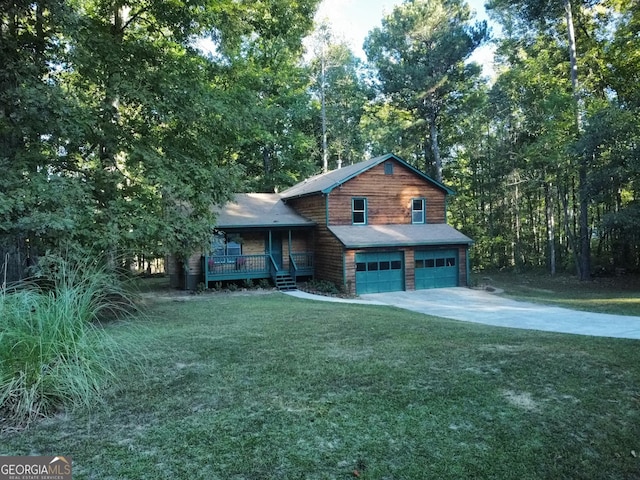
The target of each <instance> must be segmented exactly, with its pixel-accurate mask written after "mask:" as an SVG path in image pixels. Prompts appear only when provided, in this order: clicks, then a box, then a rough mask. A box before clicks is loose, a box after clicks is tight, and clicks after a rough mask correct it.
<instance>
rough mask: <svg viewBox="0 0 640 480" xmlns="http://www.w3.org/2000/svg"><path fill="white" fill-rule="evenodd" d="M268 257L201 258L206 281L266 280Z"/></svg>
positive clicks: (218, 256)
mask: <svg viewBox="0 0 640 480" xmlns="http://www.w3.org/2000/svg"><path fill="white" fill-rule="evenodd" d="M269 257H270V255H214V256H210V257H209V256H205V257H203V263H204V265H203V269H202V270H203V271H204V272H205V280H206V281H215V280H238V279H245V278H267V277H268V276H269V263H268V258H269Z"/></svg>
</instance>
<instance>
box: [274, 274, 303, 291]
mask: <svg viewBox="0 0 640 480" xmlns="http://www.w3.org/2000/svg"><path fill="white" fill-rule="evenodd" d="M276 288H277V289H278V290H280V291H283V290H296V289H297V288H298V287H297V285H296V281H295V280H294V279H293V277H292V276H291V275H289V274H288V273H278V274H277V275H276Z"/></svg>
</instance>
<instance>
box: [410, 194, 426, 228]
mask: <svg viewBox="0 0 640 480" xmlns="http://www.w3.org/2000/svg"><path fill="white" fill-rule="evenodd" d="M424 204H425V201H424V198H414V199H412V200H411V223H425V211H424Z"/></svg>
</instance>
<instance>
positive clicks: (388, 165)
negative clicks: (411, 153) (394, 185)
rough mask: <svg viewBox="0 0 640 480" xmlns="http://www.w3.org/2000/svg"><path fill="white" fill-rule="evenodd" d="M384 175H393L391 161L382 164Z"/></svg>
mask: <svg viewBox="0 0 640 480" xmlns="http://www.w3.org/2000/svg"><path fill="white" fill-rule="evenodd" d="M384 174H385V175H393V162H392V161H391V160H389V161H387V162H384Z"/></svg>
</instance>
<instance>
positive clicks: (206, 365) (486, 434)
mask: <svg viewBox="0 0 640 480" xmlns="http://www.w3.org/2000/svg"><path fill="white" fill-rule="evenodd" d="M193 298H194V299H193V300H190V301H184V302H176V301H163V302H161V301H155V302H154V303H151V304H150V305H149V306H148V309H147V315H146V318H144V319H140V320H139V321H138V325H137V326H136V327H135V328H132V327H131V326H129V325H126V324H111V325H109V326H108V327H107V328H108V330H109V331H110V332H111V333H112V334H114V335H115V336H116V337H117V338H118V339H121V340H123V341H124V340H130V338H131V336H132V335H135V336H136V338H137V339H138V341H139V343H140V349H141V352H144V360H143V364H144V368H143V371H136V370H133V371H132V370H130V369H127V368H126V367H127V366H126V365H123V372H122V375H121V377H120V379H119V382H118V383H117V384H116V385H114V386H113V388H112V390H111V391H110V394H109V395H108V397H107V398H106V400H105V402H104V403H103V404H101V405H99V406H97V407H96V408H95V409H94V410H93V411H91V412H88V411H76V412H70V413H66V414H60V415H59V416H57V417H55V418H53V419H50V420H47V421H45V422H43V423H41V424H38V425H36V426H34V427H32V428H31V429H29V430H27V431H25V432H21V433H12V434H4V435H3V436H1V437H0V454H12V455H27V454H28V455H35V454H42V455H44V454H47V455H54V454H55V455H72V456H73V461H74V479H101V480H102V479H142V478H154V479H155V478H160V479H163V478H166V479H176V478H180V479H182V478H184V479H224V480H227V479H269V478H273V479H333V478H336V479H348V478H354V474H353V471H354V469H358V470H359V472H360V478H365V479H426V478H434V479H435V478H438V479H439V478H452V479H461V478H487V479H489V478H491V479H496V478H497V479H502V478H504V479H514V478H517V479H540V478H549V479H559V478H572V479H574V478H585V479H595V478H598V479H606V478H611V479H613V478H618V479H630V478H640V458H638V457H640V343H639V342H637V341H631V340H617V339H604V338H590V337H581V336H571V335H561V334H549V333H541V332H532V331H525V330H511V329H500V328H493V327H486V326H482V325H475V324H467V323H462V322H455V321H449V320H443V319H438V318H433V317H428V316H424V315H420V314H416V313H411V312H407V311H402V310H398V309H393V308H388V307H375V306H361V305H344V304H331V303H323V302H312V301H304V300H299V299H295V298H291V297H288V296H285V295H282V294H279V293H273V294H266V295H245V296H242V295H204V296H200V297H193ZM133 360H135V359H132V361H133ZM137 361H138V362H139V359H138V360H137Z"/></svg>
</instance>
